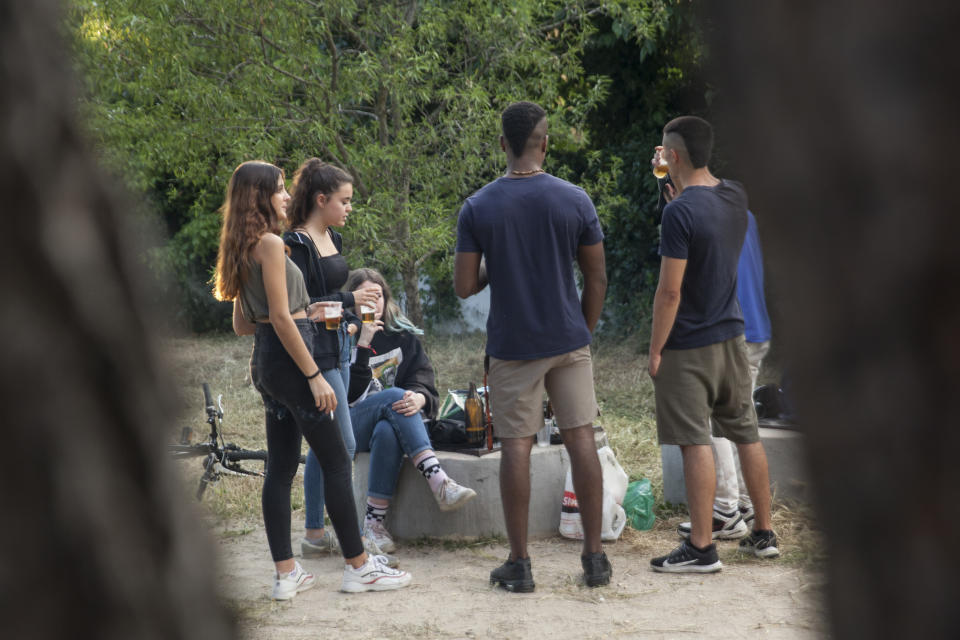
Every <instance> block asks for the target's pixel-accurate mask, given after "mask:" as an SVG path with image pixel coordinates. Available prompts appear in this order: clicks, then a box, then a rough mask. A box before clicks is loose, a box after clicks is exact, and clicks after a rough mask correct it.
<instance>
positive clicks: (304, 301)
mask: <svg viewBox="0 0 960 640" xmlns="http://www.w3.org/2000/svg"><path fill="white" fill-rule="evenodd" d="M285 264H286V269H287V301H288V302H289V305H288V306H289V308H290V313H296V312H297V311H302V310H304V309H306V308H307V305H308V304H310V296H308V295H307V287H306V285H305V284H304V282H303V273H301V272H300V269H298V268H297V265H296V264H294V263H293V260H291V259H290V257H289V256H286V257H285ZM240 309H241V310H242V311H243V317H244V318H246V319H247V320H252V321H254V322H265V321H266V320H269V318H270V308H269V307H268V306H267V292H266V290H265V289H264V287H263V267H261V265H260V263H259V262H253V263H251V265H250V269H249V272H248V273H247V280H246V282H244V283H243V287H242V288H241V290H240Z"/></svg>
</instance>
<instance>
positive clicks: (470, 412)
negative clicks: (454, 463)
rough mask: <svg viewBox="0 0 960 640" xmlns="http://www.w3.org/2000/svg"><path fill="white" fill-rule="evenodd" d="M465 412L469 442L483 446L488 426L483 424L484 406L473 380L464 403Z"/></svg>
mask: <svg viewBox="0 0 960 640" xmlns="http://www.w3.org/2000/svg"><path fill="white" fill-rule="evenodd" d="M463 413H464V415H465V416H466V419H467V420H466V423H467V424H466V426H467V443H468V444H470V446H474V447H479V446H482V445H483V441H484V439H485V437H486V428H485V425H484V424H483V407H482V406H481V404H480V394H479V393H477V385H475V384H473V383H472V382H471V383H470V391H469V392H468V393H467V400H466V402H464V403H463Z"/></svg>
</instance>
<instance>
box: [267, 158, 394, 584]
mask: <svg viewBox="0 0 960 640" xmlns="http://www.w3.org/2000/svg"><path fill="white" fill-rule="evenodd" d="M292 190H293V197H292V199H291V201H290V207H289V208H290V215H289V227H290V231H288V232H287V233H285V234H284V235H283V240H284V242H285V243H286V245H287V247H289V250H290V258H291V259H292V260H293V262H294V264H296V265H297V266H298V267H299V268H300V271H301V272H302V273H303V277H304V281H305V283H306V286H307V293H308V294H309V295H310V300H311V302H325V301H332V302H340V303H342V305H343V307H345V308H350V307H353V306H354V305H357V306H360V305H370V306H372V305H373V304H375V303H376V299H377V296H378V295H379V293H378V291H377V290H375V289H373V288H370V287H368V288H366V289H361V290H359V291H356V292H353V293H344V292H342V291H340V289H341V287H343V285H344V283H345V282H346V281H347V274H348V272H349V268H348V267H347V261H346V260H345V259H344V257H343V255H342V253H341V252H342V251H343V237H342V236H341V235H340V234H339V233H337V232H336V231H334V229H333V227H342V226H344V225H345V224H346V222H347V217H348V216H349V215H350V211H351V210H352V206H351V200H352V198H353V178H352V177H351V176H350V174H349V173H347V172H346V171H344V170H343V169H340V168H338V167H335V166H333V165H330V164H327V163H325V162H323V161H321V160H320V159H319V158H310V159H309V160H307V161H306V162H304V163H303V164H302V165H300V168H299V169H297V172H296V173H295V174H294V176H293V189H292ZM344 319H345V320H346V322H342V323H341V324H340V328H339V329H338V330H337V331H327V330H325V329H321V330H320V332H319V335H318V337H317V342H316V346H315V349H314V355H315V356H316V359H317V365H319V367H320V369H322V370H323V373H322V375H323V377H324V379H326V381H327V382H328V383H329V384H330V386H331V387H333V390H334V393H335V394H336V396H337V411H336V418H337V423H338V424H339V425H340V434H341V436H342V437H343V442H344V445H345V446H346V450H347V457H348V458H349V459H350V460H351V461H352V460H353V455H354V452H355V450H356V441H355V440H354V437H353V428H352V426H351V424H350V409H349V406H348V404H347V387H348V386H349V384H350V351H351V335H352V334H353V333H356V331H357V329H358V328H359V327H360V319H359V318H357V317H356V316H355V315H353V314H350V313H347V314H345V318H344ZM324 493H325V491H324V481H323V474H321V472H320V464H319V462H318V460H317V455H316V454H315V453H314V452H313V450H312V449H311V450H310V452H309V453H308V454H307V464H306V466H305V468H304V472H303V494H304V495H303V498H304V504H305V508H306V512H307V513H306V535H305V537H304V538H303V540H301V542H300V550H301V552H302V554H303V557H305V558H308V557H314V556H318V555H324V554H328V553H330V552H333V551H336V549H337V539H336V537H334V536H332V535H331V534H330V532H328V531H327V530H326V529H325V528H324V526H323V508H324V503H325V495H324ZM369 540H370V539H369V538H365V540H364V542H365V548H366V549H367V551H370V552H371V553H375V554H379V553H382V551H381V550H380V549H378V548H377V547H376V546H375V545H372V544H370V543H369ZM390 560H391V565H393V564H395V562H396V561H395V559H393V558H391V559H390Z"/></svg>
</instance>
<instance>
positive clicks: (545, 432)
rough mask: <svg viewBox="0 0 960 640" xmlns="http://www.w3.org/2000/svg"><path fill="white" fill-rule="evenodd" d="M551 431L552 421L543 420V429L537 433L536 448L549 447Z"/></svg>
mask: <svg viewBox="0 0 960 640" xmlns="http://www.w3.org/2000/svg"><path fill="white" fill-rule="evenodd" d="M551 431H553V420H544V421H543V429H540V431H537V446H538V447H549V446H550V432H551Z"/></svg>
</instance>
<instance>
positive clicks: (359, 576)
mask: <svg viewBox="0 0 960 640" xmlns="http://www.w3.org/2000/svg"><path fill="white" fill-rule="evenodd" d="M411 579H412V577H411V576H410V574H409V573H407V572H406V571H400V570H399V569H391V568H390V567H388V566H387V563H386V558H384V557H383V556H369V555H368V556H367V561H366V563H365V564H364V565H363V566H362V567H360V568H359V569H354V568H353V567H351V566H350V565H347V566H345V567H344V568H343V582H342V583H341V584H340V590H341V591H345V592H347V593H361V592H363V591H390V590H391V589H402V588H403V587H405V586H407V585H408V584H410V580H411Z"/></svg>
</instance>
